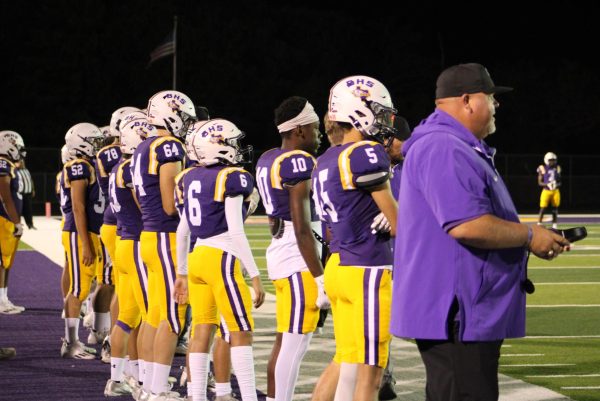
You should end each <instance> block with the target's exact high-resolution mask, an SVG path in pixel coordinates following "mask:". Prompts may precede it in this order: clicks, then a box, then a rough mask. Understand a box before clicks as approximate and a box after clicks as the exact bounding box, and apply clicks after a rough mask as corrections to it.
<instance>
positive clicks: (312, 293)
mask: <svg viewBox="0 0 600 401" xmlns="http://www.w3.org/2000/svg"><path fill="white" fill-rule="evenodd" d="M314 166H315V159H314V157H312V156H311V155H310V154H309V153H307V152H304V151H302V150H283V149H279V148H276V149H271V150H269V151H267V152H265V153H263V154H262V156H261V157H260V158H259V159H258V161H257V164H256V180H257V183H258V188H259V191H260V195H261V198H262V202H263V205H264V206H265V211H266V213H267V215H268V216H269V217H271V218H279V219H282V220H283V233H280V234H279V235H278V236H276V237H274V238H273V239H272V240H271V244H270V245H269V247H268V248H267V254H266V256H267V270H268V272H269V278H270V279H271V280H273V284H274V286H275V291H276V292H275V295H276V297H277V301H276V303H277V331H278V332H280V333H283V332H288V333H296V334H306V333H312V332H313V331H315V328H316V327H317V322H318V320H319V309H318V308H317V306H316V300H317V292H318V290H317V285H316V283H315V280H314V278H313V276H312V274H311V273H310V271H309V270H308V267H307V265H306V262H305V261H304V258H303V257H302V254H301V253H300V249H299V248H298V243H297V240H296V235H295V232H294V226H293V224H292V217H291V214H290V195H289V191H288V188H289V187H291V186H294V185H296V184H297V183H299V182H302V181H306V180H310V176H311V173H312V170H313V168H314ZM311 217H313V218H312V220H317V217H316V213H315V210H314V204H313V201H312V200H311ZM312 226H313V230H315V231H317V232H318V233H320V232H321V227H320V226H321V225H320V223H319V222H318V221H314V223H313V224H312Z"/></svg>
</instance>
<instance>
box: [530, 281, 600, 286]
mask: <svg viewBox="0 0 600 401" xmlns="http://www.w3.org/2000/svg"><path fill="white" fill-rule="evenodd" d="M535 285H536V286H538V285H600V281H571V282H568V283H538V282H537V281H536V282H535Z"/></svg>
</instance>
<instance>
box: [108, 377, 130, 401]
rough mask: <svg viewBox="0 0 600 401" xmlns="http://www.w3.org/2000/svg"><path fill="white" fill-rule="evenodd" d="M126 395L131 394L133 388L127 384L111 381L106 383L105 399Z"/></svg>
mask: <svg viewBox="0 0 600 401" xmlns="http://www.w3.org/2000/svg"><path fill="white" fill-rule="evenodd" d="M126 394H131V387H129V385H128V384H127V382H124V381H122V382H118V381H115V380H111V379H109V380H108V381H107V382H106V386H105V387H104V396H105V397H118V396H120V395H126Z"/></svg>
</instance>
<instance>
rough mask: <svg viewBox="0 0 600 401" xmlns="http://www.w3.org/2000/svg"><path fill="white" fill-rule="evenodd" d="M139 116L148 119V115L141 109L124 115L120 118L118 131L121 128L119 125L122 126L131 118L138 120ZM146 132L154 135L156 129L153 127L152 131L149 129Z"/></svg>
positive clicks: (131, 119)
mask: <svg viewBox="0 0 600 401" xmlns="http://www.w3.org/2000/svg"><path fill="white" fill-rule="evenodd" d="M140 118H143V119H144V120H146V121H147V120H148V116H147V115H146V113H145V112H144V111H142V110H136V111H133V112H131V113H129V114H126V115H124V116H123V118H122V119H121V122H120V123H119V131H120V130H121V127H124V126H125V125H126V124H127V123H129V122H131V121H133V120H139V119H140ZM148 133H150V134H151V135H150V136H156V129H153V130H152V131H150V132H148ZM145 134H146V133H145ZM144 138H146V137H144Z"/></svg>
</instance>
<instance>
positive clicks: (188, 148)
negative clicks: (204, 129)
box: [185, 120, 209, 162]
mask: <svg viewBox="0 0 600 401" xmlns="http://www.w3.org/2000/svg"><path fill="white" fill-rule="evenodd" d="M208 121H209V120H201V121H195V122H194V123H193V124H191V125H190V127H189V128H188V132H187V134H186V136H185V152H186V153H187V157H188V158H189V159H190V160H191V161H194V162H198V158H197V157H196V151H195V150H194V148H192V134H193V133H194V131H196V130H198V129H199V128H200V127H201V126H203V125H204V124H206V123H207V122H208Z"/></svg>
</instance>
